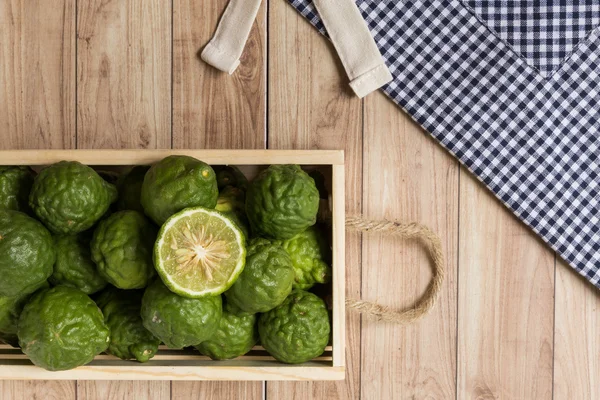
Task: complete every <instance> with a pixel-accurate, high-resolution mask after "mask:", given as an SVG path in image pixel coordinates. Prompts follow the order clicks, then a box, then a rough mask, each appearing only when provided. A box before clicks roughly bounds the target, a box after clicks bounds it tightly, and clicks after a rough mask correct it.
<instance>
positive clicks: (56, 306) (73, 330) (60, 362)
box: [18, 286, 110, 371]
mask: <svg viewBox="0 0 600 400" xmlns="http://www.w3.org/2000/svg"><path fill="white" fill-rule="evenodd" d="M18 336H19V345H20V346H21V350H22V351H23V353H25V354H26V355H27V356H28V357H29V359H30V360H31V361H32V362H33V363H34V364H35V365H37V366H39V367H42V368H44V369H47V370H49V371H62V370H68V369H72V368H75V367H78V366H80V365H85V364H87V363H89V362H90V361H92V360H93V359H94V357H95V356H96V355H97V354H100V353H102V352H103V351H104V350H106V348H107V347H108V344H109V342H110V330H109V329H108V326H106V324H105V323H104V317H103V315H102V312H101V311H100V309H99V308H98V306H97V305H96V303H94V302H93V301H92V299H90V298H89V297H88V296H87V295H86V294H85V293H83V292H82V291H80V290H77V289H73V288H69V287H66V286H57V287H55V288H52V289H43V290H40V291H38V292H36V293H35V294H34V295H33V296H32V297H31V299H30V300H29V302H28V303H27V304H26V305H25V307H24V308H23V312H22V313H21V316H20V317H19V324H18Z"/></svg>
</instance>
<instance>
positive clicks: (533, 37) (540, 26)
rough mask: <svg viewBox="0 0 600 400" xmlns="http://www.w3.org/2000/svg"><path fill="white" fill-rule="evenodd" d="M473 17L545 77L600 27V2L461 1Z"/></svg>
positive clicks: (573, 0) (581, 0) (552, 0)
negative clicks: (471, 12)
mask: <svg viewBox="0 0 600 400" xmlns="http://www.w3.org/2000/svg"><path fill="white" fill-rule="evenodd" d="M463 3H464V4H465V5H466V6H467V7H468V8H470V9H471V11H473V13H474V14H475V16H476V17H478V18H479V20H480V21H481V22H482V23H484V24H485V25H487V26H488V28H490V30H491V31H492V32H494V33H495V34H497V35H498V36H499V37H500V38H501V39H502V40H504V41H506V42H507V43H508V44H509V45H510V46H512V48H513V49H514V50H515V51H516V52H517V53H518V54H519V55H521V56H522V57H523V58H525V61H527V62H528V63H529V65H531V66H532V67H534V68H536V69H537V70H538V71H539V72H540V74H541V75H542V76H544V77H548V76H550V75H552V73H553V72H554V71H555V70H557V69H558V68H559V67H560V65H561V64H562V62H563V60H564V59H565V58H567V57H568V56H570V55H571V53H572V52H573V50H574V49H575V48H576V46H577V45H578V44H579V42H581V41H582V40H585V39H586V38H587V37H588V36H589V35H590V32H591V31H592V30H593V29H594V28H595V27H597V26H598V25H599V24H600V1H589V0H558V1H557V0H464V1H463Z"/></svg>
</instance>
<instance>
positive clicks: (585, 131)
mask: <svg viewBox="0 0 600 400" xmlns="http://www.w3.org/2000/svg"><path fill="white" fill-rule="evenodd" d="M548 1H550V0H548ZM595 1H597V0H595ZM290 2H291V3H292V5H293V6H294V7H295V8H296V9H298V11H300V12H301V13H302V14H303V15H304V16H305V17H307V18H308V19H309V20H310V21H311V22H312V23H313V24H314V25H316V26H317V27H318V28H320V29H322V28H323V27H322V25H321V24H320V21H319V18H318V15H317V14H316V12H315V11H314V9H313V7H312V5H311V2H310V0H290ZM569 2H570V4H573V0H569ZM495 3H497V4H509V3H510V2H509V1H508V0H502V1H500V0H498V1H496V2H495ZM513 3H515V4H516V3H519V4H521V3H522V2H519V1H514V2H513ZM538 3H539V2H538ZM552 3H562V1H561V2H559V1H552ZM579 3H582V1H580V2H579ZM587 3H589V4H592V1H588V2H587ZM357 4H358V6H359V9H360V10H361V12H362V14H363V16H364V18H365V20H366V21H367V24H368V26H369V28H370V30H371V33H372V35H373V36H374V38H375V41H376V43H377V45H378V46H379V49H380V50H381V53H382V55H383V57H384V59H385V60H386V63H387V65H388V66H389V68H390V71H391V72H392V75H393V76H394V80H393V82H391V83H390V84H389V85H387V86H386V87H384V88H383V89H384V91H385V93H386V94H387V95H388V96H390V97H391V98H392V99H393V100H394V101H395V102H396V103H397V104H398V105H399V106H400V107H402V108H403V109H404V110H405V111H406V112H407V113H408V114H410V115H411V116H412V117H413V118H414V119H415V120H416V121H417V122H418V123H419V124H421V125H422V126H423V127H424V128H425V129H426V130H427V131H428V132H430V133H431V135H432V136H433V137H435V138H436V139H437V140H438V141H439V142H440V143H441V144H442V145H443V146H444V147H446V148H447V149H448V150H449V151H450V152H451V153H452V154H453V155H455V156H456V157H457V158H458V159H460V161H461V162H462V163H464V165H465V166H466V167H467V168H469V170H470V171H472V172H473V173H474V174H475V175H476V176H477V177H478V178H479V179H480V180H481V181H482V182H484V183H485V185H487V187H488V188H489V189H490V190H492V191H493V192H494V193H495V195H496V196H497V197H498V198H499V199H500V200H501V201H502V202H504V203H505V204H506V205H507V206H508V207H509V208H510V209H511V210H512V211H513V212H514V213H515V214H516V215H517V216H518V217H519V218H520V219H521V220H523V221H524V222H525V223H526V224H527V225H529V226H530V227H531V228H532V229H533V230H534V231H535V232H536V233H537V234H538V235H540V236H541V237H542V238H543V239H544V240H545V241H546V242H547V243H548V244H549V245H550V246H551V247H552V248H553V249H554V250H556V251H557V252H558V253H559V254H560V255H561V256H562V257H563V258H564V259H565V260H566V261H568V262H569V263H570V265H572V266H573V268H575V269H576V270H577V271H578V272H579V273H580V274H581V275H583V276H585V277H586V278H587V279H588V280H589V281H590V282H591V283H593V284H594V285H596V286H597V287H599V288H600V224H599V223H600V177H599V175H600V161H599V157H600V30H599V29H593V30H591V32H590V33H589V34H588V35H587V37H586V38H585V39H583V40H579V42H578V44H577V45H575V44H574V43H573V48H572V51H571V54H570V56H566V57H565V58H564V59H563V61H562V62H560V63H559V64H560V65H555V66H554V67H553V68H555V70H554V73H552V74H550V75H547V76H544V75H543V74H541V73H540V71H539V70H538V69H536V68H533V67H532V66H531V65H529V63H528V62H527V61H526V60H525V59H524V58H523V57H522V56H521V55H520V54H519V53H518V51H517V50H515V49H514V48H512V47H511V46H509V45H508V44H507V42H506V41H504V40H503V39H502V38H500V37H498V36H497V35H496V34H494V33H492V31H490V30H489V28H488V27H487V26H486V25H484V24H483V23H482V22H481V21H480V19H481V17H480V16H478V15H476V12H474V11H473V10H472V9H470V8H469V7H467V6H465V4H464V3H463V2H462V1H460V0H430V1H427V0H357ZM507 15H508V14H507ZM509 23H512V21H509ZM517 24H521V22H517ZM500 25H502V24H500ZM564 31H565V32H569V31H572V29H571V28H569V27H565V28H564ZM565 48H566V47H565ZM534 51H535V50H534ZM539 51H541V50H540V49H538V52H539ZM567 53H568V51H566V50H565V54H567ZM552 58H553V59H554V56H553V57H552Z"/></svg>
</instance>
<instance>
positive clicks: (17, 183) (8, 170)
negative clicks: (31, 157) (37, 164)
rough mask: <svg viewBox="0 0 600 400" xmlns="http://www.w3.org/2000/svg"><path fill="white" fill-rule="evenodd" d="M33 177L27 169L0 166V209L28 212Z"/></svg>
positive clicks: (31, 172) (29, 169)
mask: <svg viewBox="0 0 600 400" xmlns="http://www.w3.org/2000/svg"><path fill="white" fill-rule="evenodd" d="M34 176H35V174H34V172H33V171H32V170H31V168H29V167H20V166H19V167H8V166H0V209H4V210H15V211H22V212H29V211H30V209H29V204H28V201H29V192H30V191H31V186H32V185H33V178H34Z"/></svg>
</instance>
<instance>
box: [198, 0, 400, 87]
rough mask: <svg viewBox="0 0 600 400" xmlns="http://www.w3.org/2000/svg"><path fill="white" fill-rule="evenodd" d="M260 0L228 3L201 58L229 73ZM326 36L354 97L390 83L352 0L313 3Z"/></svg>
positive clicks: (242, 46) (321, 0) (234, 65)
mask: <svg viewBox="0 0 600 400" xmlns="http://www.w3.org/2000/svg"><path fill="white" fill-rule="evenodd" d="M260 2H261V0H231V1H230V2H229V5H228V6H227V9H226V10H225V13H224V14H223V17H222V18H221V22H220V23H219V26H218V28H217V31H216V32H215V35H214V37H213V38H212V40H211V41H210V42H209V43H208V44H207V45H206V47H205V48H204V50H203V51H202V59H203V60H204V61H206V62H207V63H208V64H210V65H212V66H213V67H215V68H218V69H220V70H221V71H225V72H228V73H230V74H232V73H233V72H234V71H235V69H236V68H237V67H238V65H239V64H240V61H239V59H240V56H241V55H242V52H243V51H244V46H245V44H246V41H247V40H248V36H249V35H250V29H251V28H252V24H253V22H254V20H255V19H256V15H257V14H258V9H259V7H260ZM314 4H315V6H316V8H317V11H318V12H319V14H320V16H321V19H322V20H323V23H324V24H325V28H327V33H328V34H329V37H330V38H331V41H332V42H333V45H334V46H335V49H336V50H337V52H338V54H339V56H340V59H341V60H342V64H343V65H344V68H345V69H346V73H347V74H348V77H349V78H350V86H351V87H352V89H353V90H354V92H355V93H356V95H357V96H358V97H361V98H362V97H364V96H366V95H367V94H369V93H371V92H373V91H375V90H377V89H379V88H380V87H381V86H383V85H385V84H386V83H388V82H390V81H391V80H392V75H391V74H390V71H389V70H388V68H387V67H386V65H385V63H384V62H383V59H382V57H381V54H380V53H379V49H378V48H377V45H376V44H375V41H374V40H373V38H372V37H371V33H370V32H369V29H368V28H367V25H366V23H365V21H364V20H363V18H362V16H361V15H360V11H359V10H358V7H356V4H355V3H354V1H353V0H314Z"/></svg>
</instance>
